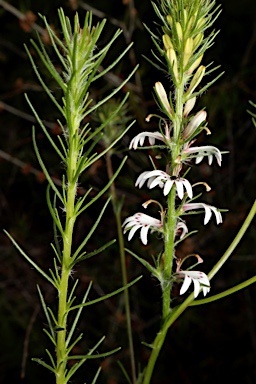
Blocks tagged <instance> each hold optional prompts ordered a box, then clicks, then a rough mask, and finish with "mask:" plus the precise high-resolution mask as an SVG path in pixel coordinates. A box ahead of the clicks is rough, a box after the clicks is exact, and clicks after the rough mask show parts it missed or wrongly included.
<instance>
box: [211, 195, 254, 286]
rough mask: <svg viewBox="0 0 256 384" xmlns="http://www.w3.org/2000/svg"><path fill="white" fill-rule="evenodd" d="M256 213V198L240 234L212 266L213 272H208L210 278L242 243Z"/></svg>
mask: <svg viewBox="0 0 256 384" xmlns="http://www.w3.org/2000/svg"><path fill="white" fill-rule="evenodd" d="M255 214H256V200H255V201H254V204H253V206H252V208H251V210H250V212H249V213H248V215H247V217H246V219H245V221H244V223H243V225H242V227H241V228H240V230H239V232H238V234H237V235H236V237H235V238H234V240H233V241H232V243H231V244H230V246H229V247H228V249H227V250H226V252H225V253H224V255H223V256H222V257H221V258H220V260H219V261H218V262H217V263H216V264H215V266H214V267H213V268H212V270H211V272H209V273H208V277H209V280H211V279H212V278H213V277H214V276H215V275H216V273H217V272H218V271H219V270H220V268H221V267H222V266H223V264H224V263H225V262H226V261H227V259H228V258H229V257H230V255H231V254H232V252H233V251H234V249H235V248H236V247H237V245H238V244H239V243H240V241H241V239H242V237H243V235H244V234H245V232H246V230H247V228H248V227H249V225H250V224H251V222H252V220H253V218H254V216H255Z"/></svg>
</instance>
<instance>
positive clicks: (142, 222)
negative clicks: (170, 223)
mask: <svg viewBox="0 0 256 384" xmlns="http://www.w3.org/2000/svg"><path fill="white" fill-rule="evenodd" d="M123 227H124V233H126V232H127V231H130V232H129V236H128V240H129V241H130V240H131V238H132V237H133V235H134V233H135V232H136V231H137V229H139V228H141V231H140V238H141V241H142V243H143V244H145V245H146V244H147V236H148V231H149V229H151V232H153V231H154V230H156V229H159V228H162V227H163V223H162V221H161V220H158V219H155V218H154V217H151V216H148V215H145V214H144V213H140V212H138V213H135V215H133V216H130V217H127V219H125V221H124V222H123Z"/></svg>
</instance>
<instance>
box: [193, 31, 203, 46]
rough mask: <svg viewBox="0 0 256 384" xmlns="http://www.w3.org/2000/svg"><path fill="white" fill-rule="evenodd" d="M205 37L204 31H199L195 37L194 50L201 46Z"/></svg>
mask: <svg viewBox="0 0 256 384" xmlns="http://www.w3.org/2000/svg"><path fill="white" fill-rule="evenodd" d="M203 38H204V34H203V33H198V34H197V35H196V37H195V38H194V50H196V49H197V48H198V47H199V45H200V44H201V42H202V40H203Z"/></svg>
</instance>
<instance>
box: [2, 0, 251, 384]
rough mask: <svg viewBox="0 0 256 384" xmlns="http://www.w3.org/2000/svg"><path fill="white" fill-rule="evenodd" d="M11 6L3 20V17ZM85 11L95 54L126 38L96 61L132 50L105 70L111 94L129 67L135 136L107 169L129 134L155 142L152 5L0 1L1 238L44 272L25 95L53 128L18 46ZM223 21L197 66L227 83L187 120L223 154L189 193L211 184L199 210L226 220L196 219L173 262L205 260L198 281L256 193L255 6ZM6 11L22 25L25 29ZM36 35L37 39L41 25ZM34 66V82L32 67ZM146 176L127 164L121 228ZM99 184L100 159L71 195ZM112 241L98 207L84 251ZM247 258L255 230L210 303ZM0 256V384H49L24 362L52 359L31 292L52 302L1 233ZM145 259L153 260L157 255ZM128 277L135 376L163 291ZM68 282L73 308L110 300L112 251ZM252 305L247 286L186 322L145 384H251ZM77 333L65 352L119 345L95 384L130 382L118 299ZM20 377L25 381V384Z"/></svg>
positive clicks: (228, 11)
mask: <svg viewBox="0 0 256 384" xmlns="http://www.w3.org/2000/svg"><path fill="white" fill-rule="evenodd" d="M8 4H10V5H12V6H13V7H14V8H12V9H8V7H7V5H8ZM90 5H91V6H93V8H94V13H95V18H94V20H95V22H96V21H97V20H98V17H101V16H104V17H107V18H108V19H109V20H108V23H107V26H106V28H105V32H104V33H103V36H102V40H101V44H102V45H104V42H107V41H108V40H109V38H110V37H111V35H112V34H113V32H114V31H115V29H116V28H117V26H119V27H123V28H124V29H125V33H124V37H121V38H119V40H118V42H117V43H116V45H115V47H114V48H113V50H112V52H111V53H110V55H109V56H108V57H107V61H108V60H109V62H111V60H112V57H113V58H114V57H116V56H117V55H118V53H120V52H121V51H122V49H124V47H125V46H126V45H127V44H128V43H129V42H130V41H134V46H133V49H132V51H131V53H130V54H128V55H127V56H126V59H125V60H123V61H122V64H120V65H118V67H117V68H115V70H114V71H113V74H114V75H115V76H116V79H117V80H118V81H121V80H122V79H123V78H124V77H125V75H127V74H128V73H129V71H131V69H132V68H133V67H134V66H135V65H136V64H137V63H139V64H140V69H139V71H138V73H137V75H136V77H135V78H133V79H132V80H131V81H130V82H129V84H128V85H127V86H126V87H125V89H124V90H123V93H124V92H126V91H129V92H130V99H129V100H130V101H129V115H131V116H132V118H134V117H135V118H136V119H137V123H135V125H134V126H133V127H132V129H131V130H130V132H129V136H128V135H127V136H126V137H125V138H124V139H123V141H122V143H121V144H120V146H119V152H118V154H117V155H116V156H114V157H113V161H114V167H115V166H118V164H119V163H120V161H121V158H122V156H123V155H124V154H125V152H126V150H127V145H128V143H129V140H130V139H131V138H132V137H133V136H134V135H135V134H137V133H139V132H141V131H142V130H144V129H150V130H154V129H156V126H155V125H154V124H155V123H154V122H153V121H152V123H150V125H149V126H148V125H145V124H146V123H145V121H144V119H145V117H146V116H147V114H148V113H152V111H155V105H154V101H153V98H152V88H153V85H154V83H155V82H156V81H159V80H161V81H162V82H163V83H164V84H165V86H167V84H168V81H167V80H168V79H166V77H164V76H163V74H161V73H159V72H158V71H157V70H156V69H154V68H153V67H152V66H151V65H150V64H149V63H148V62H147V61H146V60H145V59H143V57H142V55H146V56H148V57H151V53H150V50H151V49H152V48H153V46H152V43H151V40H150V38H149V35H148V33H147V32H146V30H145V29H144V27H143V23H146V24H147V25H148V26H149V27H151V28H153V29H154V28H155V26H154V24H153V21H154V20H156V16H155V15H154V13H153V11H152V6H151V3H150V1H149V0H137V1H134V2H133V1H132V0H130V1H129V0H126V1H125V0H123V2H122V1H121V0H109V1H106V0H95V1H88V2H80V3H77V2H76V1H75V0H74V1H71V0H70V1H42V0H38V1H36V2H35V1H30V0H24V1H12V2H7V4H6V3H5V2H3V1H0V30H1V34H0V101H1V104H0V108H1V109H0V131H1V146H0V150H1V152H0V180H1V182H0V228H1V229H7V230H8V231H9V232H10V233H11V234H12V235H13V236H14V237H15V239H16V240H17V241H18V242H19V244H21V246H22V247H23V248H24V249H25V250H26V251H27V252H28V254H29V255H30V256H31V258H33V259H34V260H36V261H37V262H38V264H39V265H40V266H42V267H43V268H44V269H45V270H47V269H48V268H49V267H50V266H51V260H52V257H53V254H52V251H51V248H50V245H49V244H50V242H52V241H53V231H52V223H51V218H50V215H49V213H48V208H47V205H46V201H45V190H46V182H45V181H44V178H43V175H42V174H41V172H40V167H39V165H38V162H37V160H36V158H35V155H34V150H33V146H32V142H31V126H32V122H31V121H29V120H28V119H29V118H32V115H31V112H30V109H29V106H28V105H27V103H26V101H25V98H24V92H27V93H28V94H29V96H30V98H31V100H32V101H33V103H34V105H35V106H36V108H37V110H38V111H39V112H40V116H42V117H43V118H44V119H45V121H46V122H47V123H49V125H50V127H51V128H50V129H52V134H53V135H54V134H56V132H55V130H54V128H55V125H54V122H55V121H56V117H58V115H57V114H56V110H55V109H54V108H53V105H52V104H51V103H50V101H49V100H48V99H47V98H46V96H45V94H44V92H43V90H42V88H41V87H40V85H39V84H38V82H37V79H36V77H35V75H34V73H33V70H32V69H31V65H30V63H29V60H28V58H27V56H26V54H25V50H24V47H23V44H24V43H26V44H28V45H29V44H30V43H29V40H30V39H31V38H34V39H36V36H35V30H34V28H33V27H32V26H31V23H30V22H29V20H33V15H34V16H36V15H37V14H38V12H39V13H42V14H44V15H46V16H47V19H48V21H49V22H50V24H51V25H52V26H54V27H55V28H56V30H58V29H59V24H58V17H57V9H58V7H60V6H62V7H63V8H64V10H65V12H66V13H67V15H70V16H72V15H73V14H74V9H75V8H77V10H78V12H79V15H81V20H83V17H84V14H85V9H88V8H89V6H90ZM222 9H223V11H222V14H221V16H220V17H219V19H218V21H217V22H216V25H215V28H216V29H220V30H221V31H220V33H219V35H218V36H217V38H216V43H215V44H214V46H213V47H212V48H211V49H210V51H209V52H207V54H206V55H205V58H204V60H205V61H204V64H208V63H210V62H211V61H212V60H214V62H215V64H216V65H221V67H222V70H224V71H225V74H224V75H223V76H222V77H221V78H220V79H219V80H218V82H217V83H215V84H214V86H212V87H211V88H210V89H209V90H208V91H207V92H206V93H205V95H204V96H203V97H202V98H201V99H200V100H199V102H198V104H197V106H196V109H197V110H199V108H200V106H201V107H202V106H206V108H207V112H208V116H209V118H208V120H209V127H210V129H211V131H212V135H211V137H205V136H204V135H203V134H202V138H201V140H202V139H203V140H204V142H205V143H208V144H212V145H216V146H217V147H219V148H220V149H221V150H228V151H230V153H229V154H228V155H225V156H224V162H223V166H222V167H221V168H219V167H218V166H217V165H216V164H214V165H213V166H212V167H211V168H210V167H208V165H207V163H206V162H205V161H204V162H203V163H202V164H201V165H200V166H196V167H194V168H193V169H192V173H191V177H192V179H193V180H194V181H199V180H205V181H207V182H208V183H210V184H211V186H212V188H213V189H212V192H210V193H209V194H208V195H207V196H206V197H205V196H204V198H205V201H207V202H209V203H210V204H213V205H214V206H217V207H222V208H227V209H228V210H229V212H228V213H226V214H225V215H224V217H225V220H224V223H223V224H222V225H221V226H219V227H216V226H215V225H214V223H211V224H209V225H207V226H206V227H203V226H202V218H201V217H197V216H196V219H195V220H193V222H192V221H191V220H190V222H189V225H190V228H193V229H197V228H200V232H199V234H197V235H196V236H193V237H192V238H191V239H188V240H187V241H186V242H184V244H183V245H182V247H181V248H180V249H179V252H181V253H182V254H187V253H192V252H197V253H200V255H201V256H202V257H203V259H204V261H205V263H204V265H203V267H202V268H203V270H204V271H205V272H207V271H209V270H210V269H211V268H212V266H213V265H214V264H215V263H216V262H217V260H218V258H219V257H220V256H221V255H222V253H223V252H224V251H225V250H226V248H227V247H228V245H229V243H230V241H231V240H232V237H233V236H234V235H235V234H236V232H237V231H238V229H239V227H240V225H241V223H242V221H243V219H244V218H245V216H246V213H247V212H248V210H249V208H250V206H251V205H252V203H253V201H254V198H255V187H256V185H255V165H256V162H255V128H254V126H253V124H252V121H251V117H250V116H249V115H248V113H247V111H246V110H247V109H251V110H253V107H251V106H250V105H249V103H248V101H249V100H251V101H253V102H255V103H256V64H255V63H256V19H255V18H256V3H255V0H245V1H239V0H225V1H222ZM15 10H16V11H19V12H21V13H22V14H23V15H24V14H26V15H27V19H26V20H25V22H24V20H23V21H22V20H21V17H22V15H21V14H17V13H15ZM28 12H30V13H28ZM36 23H37V24H38V25H41V26H42V22H41V20H40V19H39V18H37V20H36ZM106 64H107V63H106ZM38 66H39V69H40V68H41V69H42V66H41V64H40V63H39V62H38ZM42 70H43V69H42ZM220 70H221V69H220ZM50 81H51V80H49V82H50ZM52 86H53V87H54V84H53V85H52ZM113 86H114V85H113V83H112V82H111V79H109V78H106V79H105V83H104V84H103V85H102V88H98V89H95V90H94V92H95V95H96V97H98V98H100V97H102V95H103V94H104V92H106V91H107V90H108V89H111V88H113ZM121 96H122V94H121V95H120V97H121ZM10 108H15V109H14V110H12V109H10ZM24 113H25V114H27V115H23V114H24ZM36 130H37V131H36V133H37V141H38V145H39V147H40V149H41V153H42V155H43V157H44V159H45V161H46V163H47V164H48V166H49V169H50V173H51V174H52V175H53V176H55V177H57V178H59V177H61V172H62V167H61V165H60V164H59V163H58V161H57V159H56V157H55V155H54V154H53V152H52V148H51V147H50V145H49V144H48V142H47V140H46V138H45V137H44V134H43V133H42V132H41V130H40V127H38V126H37V125H36ZM149 166H150V164H149V162H148V160H147V156H146V154H141V153H139V152H138V151H137V152H134V151H133V152H132V151H131V152H129V159H128V161H127V163H126V165H125V167H124V169H123V171H122V173H121V174H120V176H119V178H118V181H117V188H118V194H119V197H120V198H121V196H122V195H125V197H126V199H125V201H124V207H123V218H125V217H127V216H129V215H131V214H133V213H135V212H136V211H138V210H141V209H142V208H141V204H142V203H143V202H144V201H146V200H147V199H148V198H150V197H152V195H149V194H148V191H147V190H146V188H143V189H142V190H141V191H139V190H135V188H134V180H135V178H136V177H137V176H138V174H139V173H140V172H141V171H143V170H145V169H147V167H148V169H150V168H149ZM106 181H107V179H106V166H105V163H104V160H102V161H100V162H98V163H97V165H96V167H94V168H93V169H91V170H90V172H88V174H86V175H85V176H84V177H83V179H82V180H81V186H82V187H83V188H87V187H88V185H93V186H94V187H95V189H96V190H100V188H102V187H103V186H104V183H105V182H106ZM153 196H155V198H157V199H163V198H162V196H161V193H160V192H159V191H157V190H155V191H153ZM105 199H106V196H105V197H104V198H103V199H102V200H101V201H99V202H98V204H97V206H95V207H93V209H91V210H90V211H89V212H86V213H85V214H84V215H83V216H82V217H81V220H80V221H79V224H78V227H77V229H76V237H77V238H82V237H83V236H84V234H86V233H87V230H88V228H90V225H91V224H92V223H93V222H94V219H95V217H96V215H97V212H100V208H101V207H102V205H103V203H104V201H105ZM163 202H164V200H163ZM149 214H150V213H149ZM115 237H116V230H115V221H114V217H113V213H112V210H111V208H109V209H108V211H107V213H106V214H105V215H104V219H103V221H102V223H101V225H100V227H99V228H98V230H97V234H96V236H94V238H93V239H92V240H91V244H90V247H91V249H94V248H95V247H97V246H100V245H102V244H104V243H105V242H106V241H109V240H110V239H112V238H115ZM75 241H76V239H75ZM154 241H157V240H154V236H151V241H150V242H149V245H148V246H147V247H143V246H142V245H141V243H140V242H139V241H138V236H137V239H136V236H135V239H134V240H133V241H131V243H130V244H129V246H130V247H131V249H132V250H134V251H135V252H137V253H138V254H140V255H142V256H145V257H150V254H151V253H153V249H154ZM255 246H256V242H255V224H253V225H252V226H251V227H250V229H249V230H248V231H247V233H246V236H245V238H244V239H243V240H242V242H241V244H240V245H239V247H238V248H237V249H236V251H235V252H234V254H233V255H232V257H231V259H230V260H229V261H228V262H227V264H226V265H225V266H224V267H223V268H222V270H221V272H220V273H219V274H218V276H217V277H215V278H214V280H213V281H212V290H211V293H217V292H221V291H222V290H224V289H226V288H229V287H231V286H233V285H235V284H238V283H240V282H242V281H243V280H245V279H248V278H250V277H252V276H254V275H255V273H256V254H255ZM0 247H1V248H0V251H1V252H0V258H1V263H0V268H1V280H0V284H1V292H0V304H1V327H0V332H1V333H0V349H1V360H0V381H1V382H3V383H5V382H7V381H8V382H12V383H27V384H30V383H35V382H36V383H37V384H40V383H45V382H46V380H47V382H52V383H53V382H54V377H53V375H52V374H49V373H48V372H47V371H45V370H44V369H43V368H42V367H40V366H37V364H36V363H33V362H31V357H34V356H35V357H44V358H45V352H44V350H45V348H47V347H49V348H51V345H50V343H49V340H48V339H47V337H45V335H44V333H43V331H42V328H43V327H45V326H46V321H45V318H44V316H43V314H42V311H41V308H40V304H39V299H38V295H37V290H36V284H37V283H39V284H40V286H41V289H42V291H43V293H44V295H45V299H46V301H47V303H49V305H51V306H52V307H53V309H54V305H55V304H54V302H55V299H56V292H55V291H53V289H52V288H51V287H50V286H49V285H48V284H47V283H45V282H44V281H43V280H42V279H41V278H40V276H38V275H37V273H36V271H34V270H33V269H32V268H31V266H30V265H28V264H27V262H26V261H25V260H24V259H23V258H22V257H21V256H20V255H19V254H18V253H17V252H16V250H15V249H14V248H13V247H12V246H11V245H10V242H9V241H8V240H7V238H6V236H5V235H4V234H3V233H0ZM156 247H159V245H158V243H156ZM127 268H128V275H129V279H132V278H133V277H136V276H138V275H140V274H143V275H144V277H143V279H142V280H141V281H140V282H139V283H138V284H137V285H136V286H134V287H132V288H131V290H130V296H131V311H132V323H133V330H134V342H135V348H136V357H137V362H138V364H141V366H142V367H144V366H145V364H146V361H147V358H148V350H147V348H146V347H144V346H143V345H141V342H142V341H145V342H148V343H150V342H151V341H152V340H153V338H154V336H155V333H156V332H157V330H158V327H159V320H160V319H159V313H160V290H159V287H158V284H157V283H156V281H154V279H152V277H151V276H150V275H149V274H148V273H147V271H145V269H143V268H142V267H141V266H140V265H139V264H138V262H137V261H136V260H133V259H131V258H130V257H129V256H127ZM75 275H76V277H79V278H80V279H81V284H80V285H79V289H78V293H77V296H79V295H82V294H83V292H84V291H85V290H86V287H87V286H88V283H89V281H90V280H92V279H93V281H94V289H93V293H92V297H93V296H95V297H98V295H99V294H102V293H103V292H110V291H111V290H112V289H115V288H117V287H119V286H120V284H121V272H120V262H119V255H118V249H117V248H116V247H115V246H113V247H112V248H111V250H108V251H107V252H106V253H104V254H100V255H98V256H97V257H96V258H94V259H90V260H88V261H87V262H84V263H83V264H80V265H79V266H78V267H77V268H76V271H75ZM255 299H256V291H255V286H251V287H249V288H247V289H246V290H243V291H240V292H239V293H237V294H235V295H233V296H231V297H229V298H226V299H222V300H221V301H219V302H215V303H212V304H209V305H205V306H203V307H200V308H199V307H198V308H197V307H194V308H191V309H188V310H187V312H186V313H185V314H184V315H183V316H182V317H181V318H180V319H179V320H178V321H177V322H176V323H175V324H174V326H173V327H172V329H171V330H170V331H169V333H168V337H167V340H166V342H165V345H164V347H163V350H162V353H161V355H160V357H159V360H158V362H157V365H156V371H155V375H154V377H153V381H152V384H153V383H160V384H164V383H174V384H176V383H182V384H190V383H198V384H201V383H215V382H218V383H226V382H227V381H228V382H233V383H243V384H250V383H255V380H256V366H255V359H256V305H255ZM79 330H80V331H83V332H84V335H85V337H84V341H83V342H82V343H81V344H79V347H78V350H77V351H76V353H78V354H79V353H84V352H86V351H88V350H89V349H90V348H91V347H92V345H93V344H94V343H95V342H96V341H98V340H99V339H100V337H101V336H102V335H106V336H107V338H106V342H105V344H104V349H105V350H109V349H111V348H115V347H117V346H119V345H120V346H122V351H121V352H120V353H118V354H117V355H114V356H113V357H111V358H108V359H105V360H103V361H102V367H103V370H102V374H101V376H100V379H99V381H98V382H99V383H104V384H105V383H108V384H114V383H118V384H122V383H125V382H126V381H125V379H124V378H123V376H122V373H121V370H120V368H119V367H118V365H117V360H120V361H121V362H122V363H123V364H124V365H125V366H126V367H127V369H128V370H129V365H128V349H127V340H126V334H125V320H124V315H123V300H122V296H121V295H120V296H119V297H116V298H114V299H112V300H108V301H106V302H104V303H101V304H98V305H96V306H94V307H93V306H92V307H89V309H87V310H86V311H84V316H83V319H82V321H81V323H80V324H79ZM24 343H25V344H24ZM99 352H101V351H99ZM46 359H47V358H46ZM22 361H23V364H22ZM24 362H26V369H25V370H24ZM97 364H98V362H92V363H88V364H85V366H84V368H83V369H81V371H80V373H79V374H78V375H77V377H75V378H74V382H77V383H84V382H85V380H86V382H91V381H90V378H91V377H93V372H95V370H96V368H97ZM21 372H23V373H24V372H25V377H24V378H23V379H22V378H21ZM87 380H88V381H87ZM91 380H92V379H91Z"/></svg>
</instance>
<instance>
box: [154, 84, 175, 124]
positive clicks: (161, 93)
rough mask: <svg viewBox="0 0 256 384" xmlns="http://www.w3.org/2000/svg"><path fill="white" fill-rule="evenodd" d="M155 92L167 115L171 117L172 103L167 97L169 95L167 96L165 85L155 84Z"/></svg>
mask: <svg viewBox="0 0 256 384" xmlns="http://www.w3.org/2000/svg"><path fill="white" fill-rule="evenodd" d="M155 91H156V94H157V97H158V100H159V102H160V104H161V106H162V107H163V109H164V110H165V112H166V113H167V115H168V116H169V117H170V116H171V115H172V110H171V106H170V102H169V100H168V97H167V94H166V92H165V89H164V87H163V84H162V83H160V81H158V82H157V83H155Z"/></svg>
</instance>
